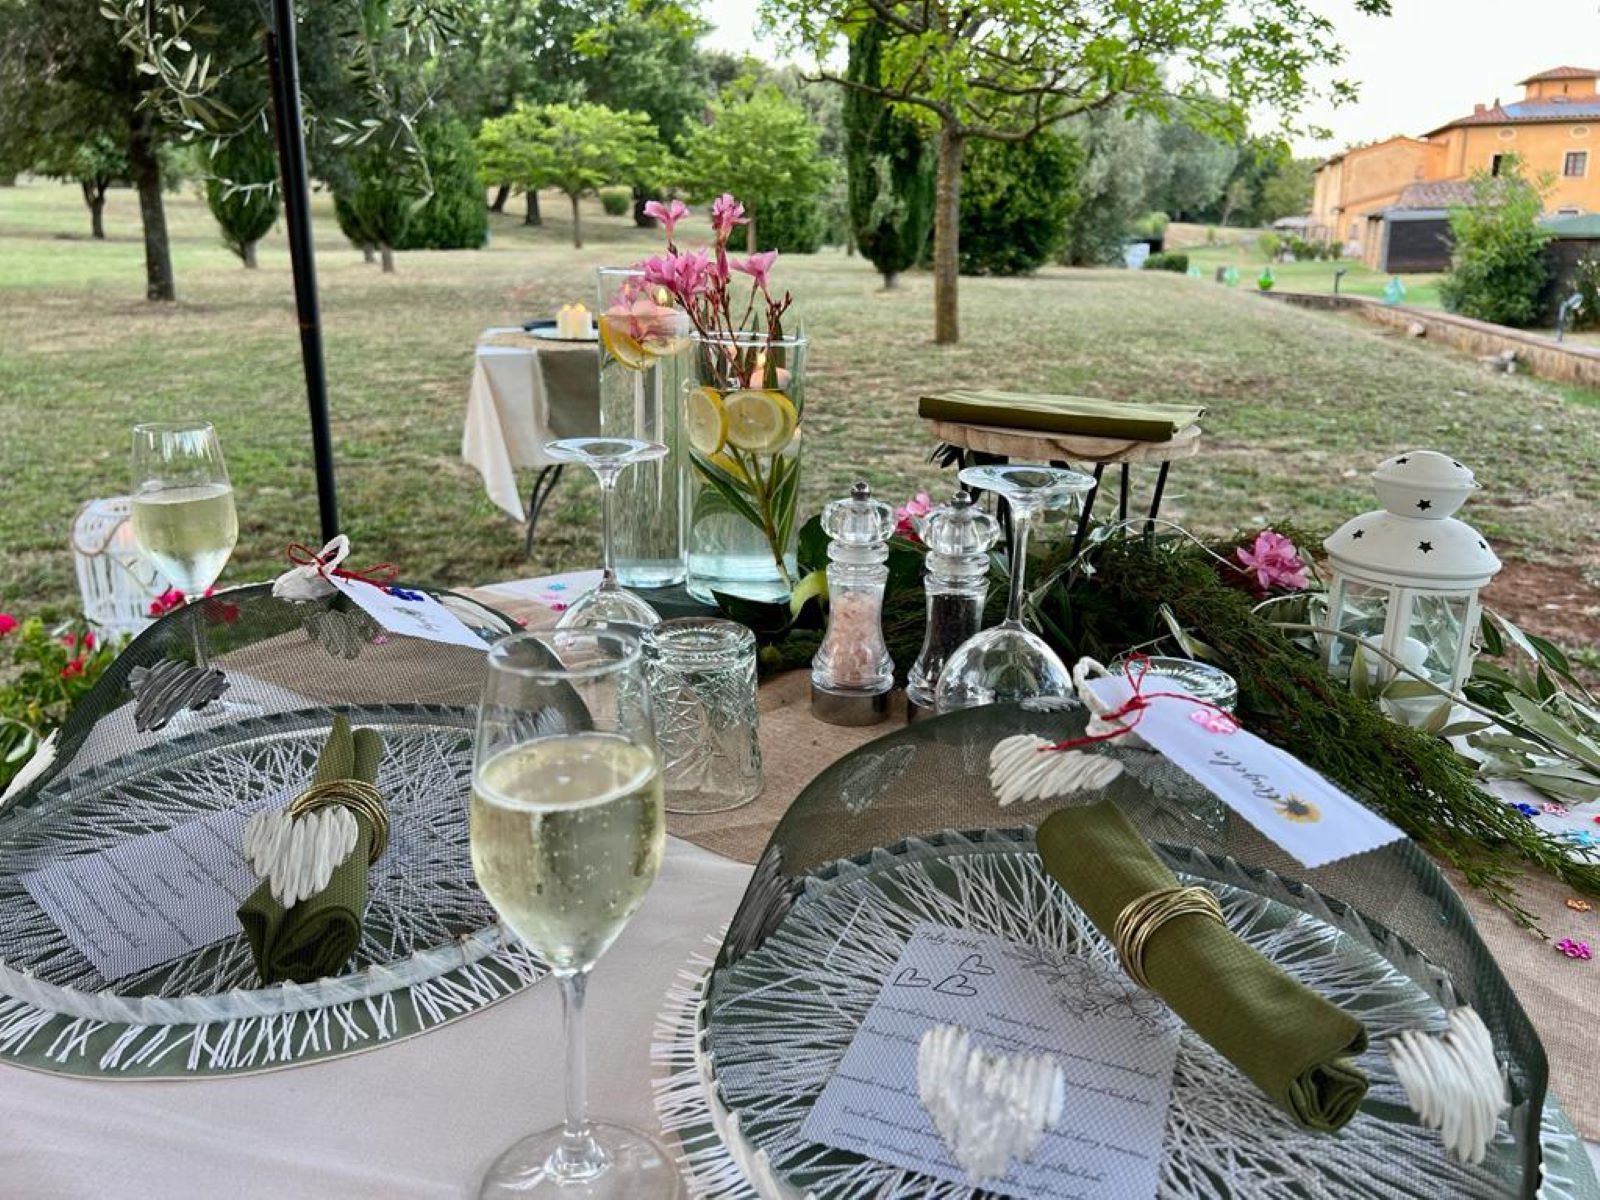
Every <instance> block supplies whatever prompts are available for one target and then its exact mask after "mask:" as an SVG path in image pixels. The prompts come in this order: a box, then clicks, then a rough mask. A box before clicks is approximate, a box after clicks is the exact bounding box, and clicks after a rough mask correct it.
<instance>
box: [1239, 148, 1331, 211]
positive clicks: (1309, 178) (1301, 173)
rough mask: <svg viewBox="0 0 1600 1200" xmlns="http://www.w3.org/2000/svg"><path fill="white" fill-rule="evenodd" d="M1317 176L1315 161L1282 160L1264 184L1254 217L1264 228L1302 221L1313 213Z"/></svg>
mask: <svg viewBox="0 0 1600 1200" xmlns="http://www.w3.org/2000/svg"><path fill="white" fill-rule="evenodd" d="M1316 174H1317V160H1316V159H1314V158H1279V159H1277V160H1275V162H1274V164H1273V170H1272V172H1271V173H1270V174H1269V175H1267V176H1266V177H1265V178H1264V179H1263V180H1262V181H1261V187H1260V191H1259V199H1258V200H1257V203H1256V210H1255V213H1254V214H1253V215H1254V216H1255V218H1256V220H1258V221H1260V222H1261V223H1262V224H1264V225H1270V224H1271V223H1272V222H1273V221H1277V220H1280V219H1281V218H1283V217H1298V216H1301V215H1303V214H1305V213H1308V212H1310V211H1311V190H1312V186H1313V184H1314V182H1315V179H1316Z"/></svg>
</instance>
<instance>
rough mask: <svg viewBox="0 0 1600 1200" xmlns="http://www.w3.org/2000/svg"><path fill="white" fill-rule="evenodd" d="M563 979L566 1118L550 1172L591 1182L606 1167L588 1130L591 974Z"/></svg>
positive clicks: (598, 1146) (579, 974)
mask: <svg viewBox="0 0 1600 1200" xmlns="http://www.w3.org/2000/svg"><path fill="white" fill-rule="evenodd" d="M560 980H561V1010H562V1014H563V1017H564V1021H565V1025H566V1038H567V1119H566V1123H565V1125H564V1126H563V1127H562V1130H561V1144H560V1146H558V1147H557V1148H556V1152H555V1154H554V1155H553V1156H552V1157H551V1161H550V1163H549V1164H548V1170H549V1171H550V1173H551V1174H552V1175H555V1176H557V1177H558V1178H561V1179H568V1180H578V1179H588V1178H590V1177H592V1176H594V1175H598V1174H599V1173H600V1172H601V1171H603V1170H604V1169H605V1167H606V1153H605V1151H604V1150H602V1149H601V1148H600V1145H599V1143H598V1142H596V1141H595V1140H594V1134H593V1133H592V1132H590V1129H589V1073H588V1065H587V1058H586V1055H585V1053H584V1044H583V995H584V991H585V989H586V988H587V986H588V981H589V972H588V971H587V970H583V971H579V972H577V973H576V974H574V975H562V976H561V977H560Z"/></svg>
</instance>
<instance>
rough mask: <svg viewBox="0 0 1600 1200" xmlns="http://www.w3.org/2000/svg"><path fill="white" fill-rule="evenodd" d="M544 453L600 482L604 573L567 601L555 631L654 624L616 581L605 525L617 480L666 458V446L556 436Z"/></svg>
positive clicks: (654, 617) (655, 617)
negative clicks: (569, 603) (575, 465)
mask: <svg viewBox="0 0 1600 1200" xmlns="http://www.w3.org/2000/svg"><path fill="white" fill-rule="evenodd" d="M544 451H545V453H546V454H548V455H549V456H550V457H551V458H554V459H557V460H558V461H560V462H577V463H582V464H583V465H584V466H586V467H588V468H589V469H590V470H591V471H593V472H594V477H595V479H596V480H597V481H598V482H599V484H600V542H601V546H602V552H603V554H604V556H605V569H604V570H603V571H602V572H601V575H600V583H599V586H597V587H596V588H595V589H594V590H593V591H589V592H585V593H584V594H583V595H582V596H579V597H578V598H577V599H576V600H575V601H573V603H572V606H571V607H570V608H568V609H567V611H566V612H564V613H562V614H561V620H559V621H558V622H556V625H557V627H558V628H561V629H576V628H579V627H581V626H585V625H606V624H610V623H613V622H620V623H621V624H624V625H637V626H639V627H640V628H649V627H650V626H651V625H654V624H656V622H658V621H660V620H661V615H660V614H659V613H657V612H656V610H655V609H653V608H651V607H650V605H649V604H648V603H647V602H645V601H644V600H641V599H640V598H639V597H638V596H635V595H634V594H633V593H632V592H630V591H626V590H625V589H624V588H623V587H622V585H621V584H619V583H618V582H617V571H616V566H615V563H614V561H613V557H612V555H613V549H612V545H613V541H612V528H611V522H612V507H613V503H614V497H615V494H616V490H617V477H618V476H619V475H621V474H622V473H623V472H624V471H626V470H627V469H628V468H629V467H631V466H632V465H633V464H635V463H643V462H657V461H659V460H660V459H662V458H664V457H665V456H666V453H667V448H666V447H665V446H663V445H662V444H661V443H660V442H641V441H639V440H638V439H637V438H607V437H598V438H562V439H561V440H560V441H555V442H547V443H546V444H545V448H544Z"/></svg>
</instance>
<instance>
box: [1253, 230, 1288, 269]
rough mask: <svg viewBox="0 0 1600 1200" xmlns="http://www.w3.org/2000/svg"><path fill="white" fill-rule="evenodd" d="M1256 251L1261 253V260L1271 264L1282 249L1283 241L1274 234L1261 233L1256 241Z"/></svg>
mask: <svg viewBox="0 0 1600 1200" xmlns="http://www.w3.org/2000/svg"><path fill="white" fill-rule="evenodd" d="M1256 249H1257V250H1259V251H1261V257H1262V258H1264V259H1266V260H1267V261H1268V262H1271V261H1272V260H1273V259H1275V258H1277V257H1278V252H1279V251H1280V250H1282V249H1283V239H1282V238H1281V237H1279V236H1278V235H1277V234H1275V233H1263V234H1262V235H1261V236H1260V237H1258V238H1257V239H1256Z"/></svg>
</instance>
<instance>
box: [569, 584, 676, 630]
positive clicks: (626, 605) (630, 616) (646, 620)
mask: <svg viewBox="0 0 1600 1200" xmlns="http://www.w3.org/2000/svg"><path fill="white" fill-rule="evenodd" d="M660 623H661V614H660V613H658V612H656V610H655V609H654V608H652V607H651V606H650V605H649V603H647V602H646V601H644V600H641V599H640V598H639V597H638V596H635V595H634V594H633V593H632V592H629V591H624V590H623V589H622V588H605V587H597V588H595V589H594V590H593V591H588V592H585V593H584V594H583V595H581V596H579V597H578V598H577V599H576V600H574V601H573V602H572V606H571V607H570V608H568V609H567V611H566V612H564V613H562V614H561V619H560V620H558V621H557V622H556V628H557V629H587V628H591V627H593V626H596V625H634V626H637V627H638V628H640V629H649V628H651V627H652V626H654V625H659V624H660Z"/></svg>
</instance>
